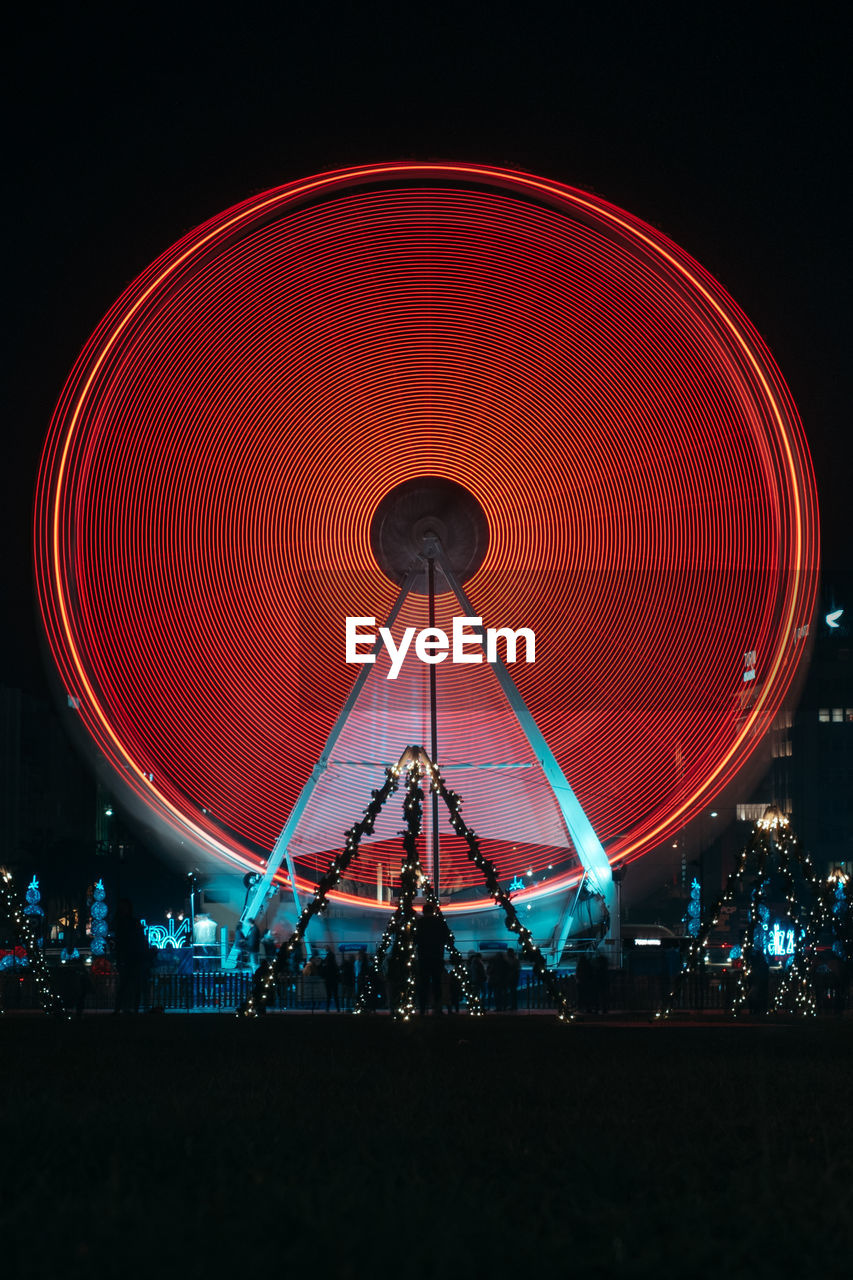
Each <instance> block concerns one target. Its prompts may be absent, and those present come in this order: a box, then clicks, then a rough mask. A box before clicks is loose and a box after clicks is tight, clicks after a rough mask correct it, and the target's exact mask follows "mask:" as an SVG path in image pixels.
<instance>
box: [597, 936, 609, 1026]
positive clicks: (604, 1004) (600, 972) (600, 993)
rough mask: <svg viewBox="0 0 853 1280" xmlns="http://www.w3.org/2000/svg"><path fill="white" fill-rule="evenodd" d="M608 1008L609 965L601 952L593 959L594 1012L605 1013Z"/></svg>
mask: <svg viewBox="0 0 853 1280" xmlns="http://www.w3.org/2000/svg"><path fill="white" fill-rule="evenodd" d="M609 1007H610V964H609V962H608V959H607V956H606V955H605V954H604V952H603V951H599V953H598V955H597V956H596V958H595V1010H596V1013H607V1010H608V1008H609Z"/></svg>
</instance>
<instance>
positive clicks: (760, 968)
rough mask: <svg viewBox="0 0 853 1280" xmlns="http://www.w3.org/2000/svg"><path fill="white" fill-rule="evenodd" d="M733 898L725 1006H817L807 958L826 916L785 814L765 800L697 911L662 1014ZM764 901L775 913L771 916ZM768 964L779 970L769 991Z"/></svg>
mask: <svg viewBox="0 0 853 1280" xmlns="http://www.w3.org/2000/svg"><path fill="white" fill-rule="evenodd" d="M694 884H695V881H694ZM738 902H740V903H741V904H742V906H741V908H740V910H739V912H738V911H735V912H734V914H735V915H738V914H739V915H740V917H741V926H740V932H739V936H738V937H737V939H736V947H735V948H731V954H732V955H734V954H735V952H736V951H737V952H739V959H740V967H739V968H738V969H736V970H735V971H734V972H735V979H736V981H735V990H734V992H733V998H732V1005H731V1012H732V1013H733V1014H734V1015H735V1016H737V1015H738V1014H739V1013H742V1012H745V1011H747V1010H748V1011H750V1012H752V1013H766V1012H773V1011H777V1010H787V1011H790V1012H795V1013H800V1014H814V1013H816V1012H817V1003H816V1000H815V993H814V989H813V982H812V974H811V958H812V957H813V955H814V950H815V947H816V945H817V942H818V940H819V936H820V934H821V931H822V930H823V929H825V927H826V926H827V924H828V915H827V910H826V906H825V898H824V895H823V891H822V886H821V884H820V882H819V880H818V878H817V876H816V875H815V871H814V867H813V865H812V862H811V859H810V857H809V855H808V854H807V853H805V852H804V851H803V850H802V849H801V847H800V843H799V841H798V840H797V837H796V836H795V835H794V833H793V831H792V830H791V825H790V821H789V819H788V818H787V817H786V815H785V814H783V813H781V812H780V810H779V809H777V808H775V807H770V808H768V809H767V810H766V812H765V814H764V816H763V817H762V818H760V819H759V820H758V822H757V823H756V824H755V827H754V829H753V832H752V835H751V837H750V839H749V842H748V844H747V845H746V848H745V849H743V851H742V852H741V854H740V857H739V859H738V863H737V866H736V867H735V869H734V871H733V872H732V873H731V875H730V876H729V878H728V881H727V883H726V888H725V891H724V893H723V895H722V897H721V898H719V899H718V901H716V902H715V903H714V904H713V905H712V906H711V907H710V908H709V909H708V911H707V913H702V914H701V917H700V924H699V927H698V929H697V931H696V933H695V934H691V935H690V936H691V943H690V947H689V949H688V952H687V955H686V958H685V962H684V964H683V966H682V969H681V971H680V973H679V975H678V977H677V979H676V982H675V985H674V987H673V989H672V991H671V992H670V994H669V997H668V999H667V1001H666V1002H665V1007H664V1009H663V1010H662V1011H661V1016H663V1017H667V1016H668V1015H669V1014H670V1012H671V1011H672V1008H673V1007H674V1005H675V1003H676V1002H677V1000H678V997H679V995H680V993H681V991H682V989H683V985H684V982H685V980H686V979H688V978H692V977H695V976H696V975H697V974H698V973H700V972H701V970H702V966H703V965H704V963H705V958H706V948H707V946H708V944H709V941H710V939H711V936H712V934H713V933H714V931H715V930H719V929H720V928H721V927H722V925H721V921H723V920H725V919H728V918H729V917H731V915H732V913H733V909H734V908H737V905H738ZM691 905H692V904H691ZM771 905H772V906H773V907H774V910H775V911H776V912H777V915H778V916H779V917H781V918H777V919H776V920H775V921H774V922H771ZM688 922H689V908H688ZM729 941H731V939H729ZM771 964H772V965H774V966H776V967H777V969H778V970H779V972H778V975H777V977H778V980H777V981H776V982H775V989H774V990H773V992H772V996H771V990H770V987H771V984H770V966H771Z"/></svg>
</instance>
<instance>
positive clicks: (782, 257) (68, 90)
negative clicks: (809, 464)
mask: <svg viewBox="0 0 853 1280" xmlns="http://www.w3.org/2000/svg"><path fill="white" fill-rule="evenodd" d="M693 8H695V9H696V11H695V12H694V11H692V10H693ZM723 8H725V7H723ZM747 9H748V14H747V17H746V18H744V17H743V15H742V14H740V13H738V11H737V9H736V8H734V7H732V8H731V9H730V10H729V11H728V14H726V13H725V12H721V7H720V6H717V5H714V6H695V7H690V8H688V7H687V6H685V7H684V8H683V9H682V10H681V11H676V10H675V7H674V6H673V7H670V6H651V5H631V6H627V5H626V6H624V7H620V6H619V5H615V6H614V5H610V6H589V5H584V6H573V5H571V4H561V5H553V6H550V5H544V6H542V5H540V6H534V7H533V8H532V10H531V11H530V13H526V12H525V13H524V16H522V10H521V9H518V10H516V12H515V13H514V14H512V13H510V11H508V10H507V11H504V10H501V9H499V8H495V7H493V6H482V7H480V6H472V5H463V6H461V9H457V8H456V7H448V8H447V9H443V8H441V7H433V6H430V7H429V9H426V8H425V9H424V10H423V12H421V11H419V10H417V9H415V8H414V7H413V6H409V7H404V6H387V7H385V6H349V7H347V8H345V9H340V8H337V7H334V6H331V7H330V6H325V7H323V6H319V5H316V6H302V5H287V4H285V5H281V6H249V7H246V8H243V7H240V6H236V7H231V6H229V8H228V9H227V10H225V9H223V10H221V11H220V10H217V8H216V7H215V6H210V5H208V6H205V7H198V8H197V7H195V6H191V5H177V6H173V7H171V8H169V9H163V10H160V9H158V8H157V7H156V6H155V7H152V6H150V5H145V6H142V5H125V6H123V7H121V8H120V9H119V7H118V6H116V7H115V8H113V7H106V6H86V8H85V10H84V9H83V8H82V6H77V5H65V6H61V7H60V6H48V7H47V8H46V9H44V10H42V11H38V10H33V11H32V13H30V14H27V15H26V16H19V17H18V18H17V19H15V20H14V21H13V23H12V24H11V29H10V30H7V32H6V34H7V36H10V37H11V47H10V49H9V52H8V54H7V59H6V63H5V68H4V71H5V80H6V84H5V89H4V92H5V93H6V95H7V101H6V104H5V120H6V123H7V127H8V128H7V132H8V139H7V144H6V155H5V169H6V176H7V178H8V179H9V180H10V195H9V197H7V202H6V206H5V212H6V215H7V230H6V244H7V252H6V263H5V271H6V277H7V284H8V289H7V304H6V321H7V332H6V342H5V351H6V356H7V361H8V367H9V375H10V376H9V380H8V381H9V392H8V397H7V403H8V406H9V407H8V413H7V418H6V424H5V429H4V430H5V444H6V460H7V465H6V467H5V468H4V473H3V485H4V491H3V499H4V501H3V507H2V514H1V515H0V518H2V533H3V555H2V557H0V589H2V604H3V611H4V620H5V626H4V628H3V634H2V643H1V644H0V682H2V683H4V684H6V685H11V686H20V687H24V688H29V689H32V690H34V691H36V692H39V691H41V690H43V689H44V688H45V687H46V681H45V676H44V673H43V667H42V660H41V655H40V651H39V640H38V627H37V626H36V622H35V611H34V604H33V591H32V573H31V552H30V542H31V538H30V525H31V508H32V493H33V486H34V481H35V474H36V469H37V464H38V458H39V454H40V449H41V443H42V439H43V435H44V432H45V429H46V426H47V423H48V420H49V417H50V414H51V411H52V407H53V404H54V402H55V400H56V398H57V397H58V395H59V392H60V390H61V387H62V384H63V382H64V379H65V377H66V375H67V373H68V371H69V369H70V367H71V364H72V362H73V360H74V359H75V357H76V356H77V354H78V353H79V350H80V348H81V347H82V345H83V344H84V342H85V341H86V339H87V338H88V336H89V334H90V332H91V330H92V329H93V328H94V326H95V324H96V323H97V321H98V320H99V319H100V318H101V316H102V315H103V313H104V312H105V311H106V310H107V308H108V307H109V306H110V304H111V303H112V302H113V301H114V300H115V298H116V297H117V295H118V294H119V292H120V291H121V290H122V288H123V287H124V286H125V284H126V283H128V282H129V281H130V280H131V279H132V278H133V277H134V276H136V275H137V274H138V272H140V271H141V270H142V269H143V268H144V267H145V266H146V265H147V264H148V263H149V262H150V260H151V259H152V258H153V257H154V256H155V255H156V254H157V253H158V252H160V251H161V250H162V249H164V248H166V247H167V246H168V245H169V244H171V243H172V242H173V241H174V240H176V239H177V238H178V237H179V235H180V234H181V233H182V232H183V231H185V230H187V229H189V228H191V227H193V226H195V225H197V224H198V223H200V222H202V221H203V220H204V219H206V218H207V217H209V216H211V215H213V214H214V213H217V212H218V211H220V210H221V209H223V208H225V207H227V206H228V205H230V204H233V203H234V202H236V201H238V200H240V199H241V198H243V197H244V196H246V195H247V194H248V193H250V192H253V191H259V190H263V189H264V188H266V187H271V186H274V185H277V184H279V183H282V182H285V181H288V180H290V179H293V178H297V177H301V176H304V175H306V174H309V173H316V172H320V171H323V170H326V169H330V168H335V167H338V166H343V165H346V164H350V163H356V162H372V161H380V160H387V159H393V158H401V157H411V158H417V159H453V160H470V161H479V162H489V163H493V164H498V165H503V166H508V167H516V168H520V169H526V170H530V171H532V172H537V173H541V174H544V175H546V176H548V177H551V178H555V179H557V180H559V181H563V182H566V183H568V184H570V185H572V186H578V187H581V188H585V189H587V190H591V191H594V192H597V193H599V194H600V195H602V196H604V197H605V198H607V199H608V200H611V201H613V202H615V203H616V204H618V205H622V206H623V207H625V208H627V209H629V210H630V211H631V212H633V213H635V214H637V215H639V216H640V217H642V218H644V219H646V220H647V221H649V222H651V223H653V224H654V225H656V226H658V227H660V228H661V229H662V230H663V231H664V232H666V233H667V234H668V235H670V236H671V237H672V238H673V239H674V240H676V241H677V242H678V243H679V244H681V245H682V246H683V247H684V248H686V249H687V250H688V251H689V252H691V253H692V254H693V255H694V256H695V257H696V258H698V259H699V261H700V262H701V263H702V264H703V265H704V266H705V267H707V268H708V269H709V270H710V271H711V272H712V273H713V274H714V275H715V276H716V277H717V278H718V279H719V280H720V281H721V282H722V284H723V285H724V286H725V287H726V288H727V289H728V291H729V292H730V293H731V294H732V295H733V297H734V298H735V300H736V301H737V302H738V303H739V304H740V305H741V306H742V307H743V309H744V310H745V311H746V313H747V315H748V316H749V317H750V319H751V320H752V321H753V323H754V324H755V325H756V327H757V328H758V330H759V331H760V332H761V333H762V335H763V336H764V338H765V340H766V341H767V343H768V345H769V347H770V349H771V351H772V352H773V354H774V355H775V357H776V359H777V361H778V363H779V365H780V367H781V369H782V372H783V374H784V376H785V378H786V380H787V381H788V384H789V386H790V387H791V390H792V392H793V394H794V398H795V400H796V402H797V404H798V406H799V409H800V413H801V415H802V418H803V421H804V423H805V427H806V433H807V436H808V439H809V442H810V446H811V449H812V454H813V458H814V463H815V469H816V472H817V479H818V489H819V495H820V502H821V514H822V535H823V545H824V556H823V559H824V566H825V570H826V576H827V578H833V579H834V578H838V577H839V576H840V574H841V572H842V571H843V570H845V569H846V568H848V567H849V565H850V564H851V562H853V555H852V554H851V550H853V536H851V532H850V520H849V513H848V507H849V505H850V471H849V458H850V454H851V448H850V444H849V427H848V404H849V402H850V399H851V390H852V389H853V388H851V372H850V361H849V349H850V327H851V326H850V308H849V299H848V298H847V296H846V295H847V278H846V276H847V270H848V259H849V231H848V225H847V223H848V210H849V205H850V194H851V192H850V176H849V158H848V154H847V153H848V150H849V137H848V130H847V122H848V119H849V115H850V102H849V95H848V90H847V85H848V83H849V67H848V62H849V57H850V52H851V51H850V49H849V47H848V41H847V39H846V32H845V30H844V26H845V24H844V23H843V19H842V17H841V12H842V11H841V8H840V7H839V9H838V10H837V11H836V13H837V17H834V16H830V17H829V18H823V19H821V18H820V17H818V19H811V20H810V21H809V25H803V22H802V20H801V21H797V22H795V21H792V20H791V19H789V18H785V17H784V16H783V18H782V19H781V20H780V19H779V16H778V15H779V14H782V15H784V14H786V13H788V12H797V11H796V10H793V9H791V10H788V9H787V7H786V6H781V7H779V6H769V5H768V6H761V5H752V6H748V7H747ZM804 13H805V11H804V10H799V14H800V15H801V19H802V15H804ZM817 13H818V15H820V9H818V10H817ZM404 15H405V16H404ZM841 603H842V601H840V600H839V604H841ZM850 607H851V608H853V600H851V602H850Z"/></svg>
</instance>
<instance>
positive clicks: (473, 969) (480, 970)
mask: <svg viewBox="0 0 853 1280" xmlns="http://www.w3.org/2000/svg"><path fill="white" fill-rule="evenodd" d="M468 981H469V983H470V984H471V990H472V991H473V992H474V995H475V996H476V997H477V999H478V1000H483V993H484V990H485V986H486V966H485V965H484V964H483V957H482V956H481V955H480V953H479V951H472V952H471V954H470V956H469V957H468Z"/></svg>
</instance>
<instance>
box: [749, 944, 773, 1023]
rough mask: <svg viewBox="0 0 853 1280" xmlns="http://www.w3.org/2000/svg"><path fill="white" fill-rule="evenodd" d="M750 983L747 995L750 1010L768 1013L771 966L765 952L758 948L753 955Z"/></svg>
mask: <svg viewBox="0 0 853 1280" xmlns="http://www.w3.org/2000/svg"><path fill="white" fill-rule="evenodd" d="M749 983H750V985H749V991H748V992H747V996H746V1001H747V1005H748V1007H749V1012H750V1013H754V1014H758V1015H760V1014H762V1013H766V1012H767V1010H768V1008H769V1006H770V966H769V964H768V963H767V959H766V957H765V955H764V952H763V951H759V950H758V949H756V951H755V953H754V954H753V957H752V972H751V973H750V975H749Z"/></svg>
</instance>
